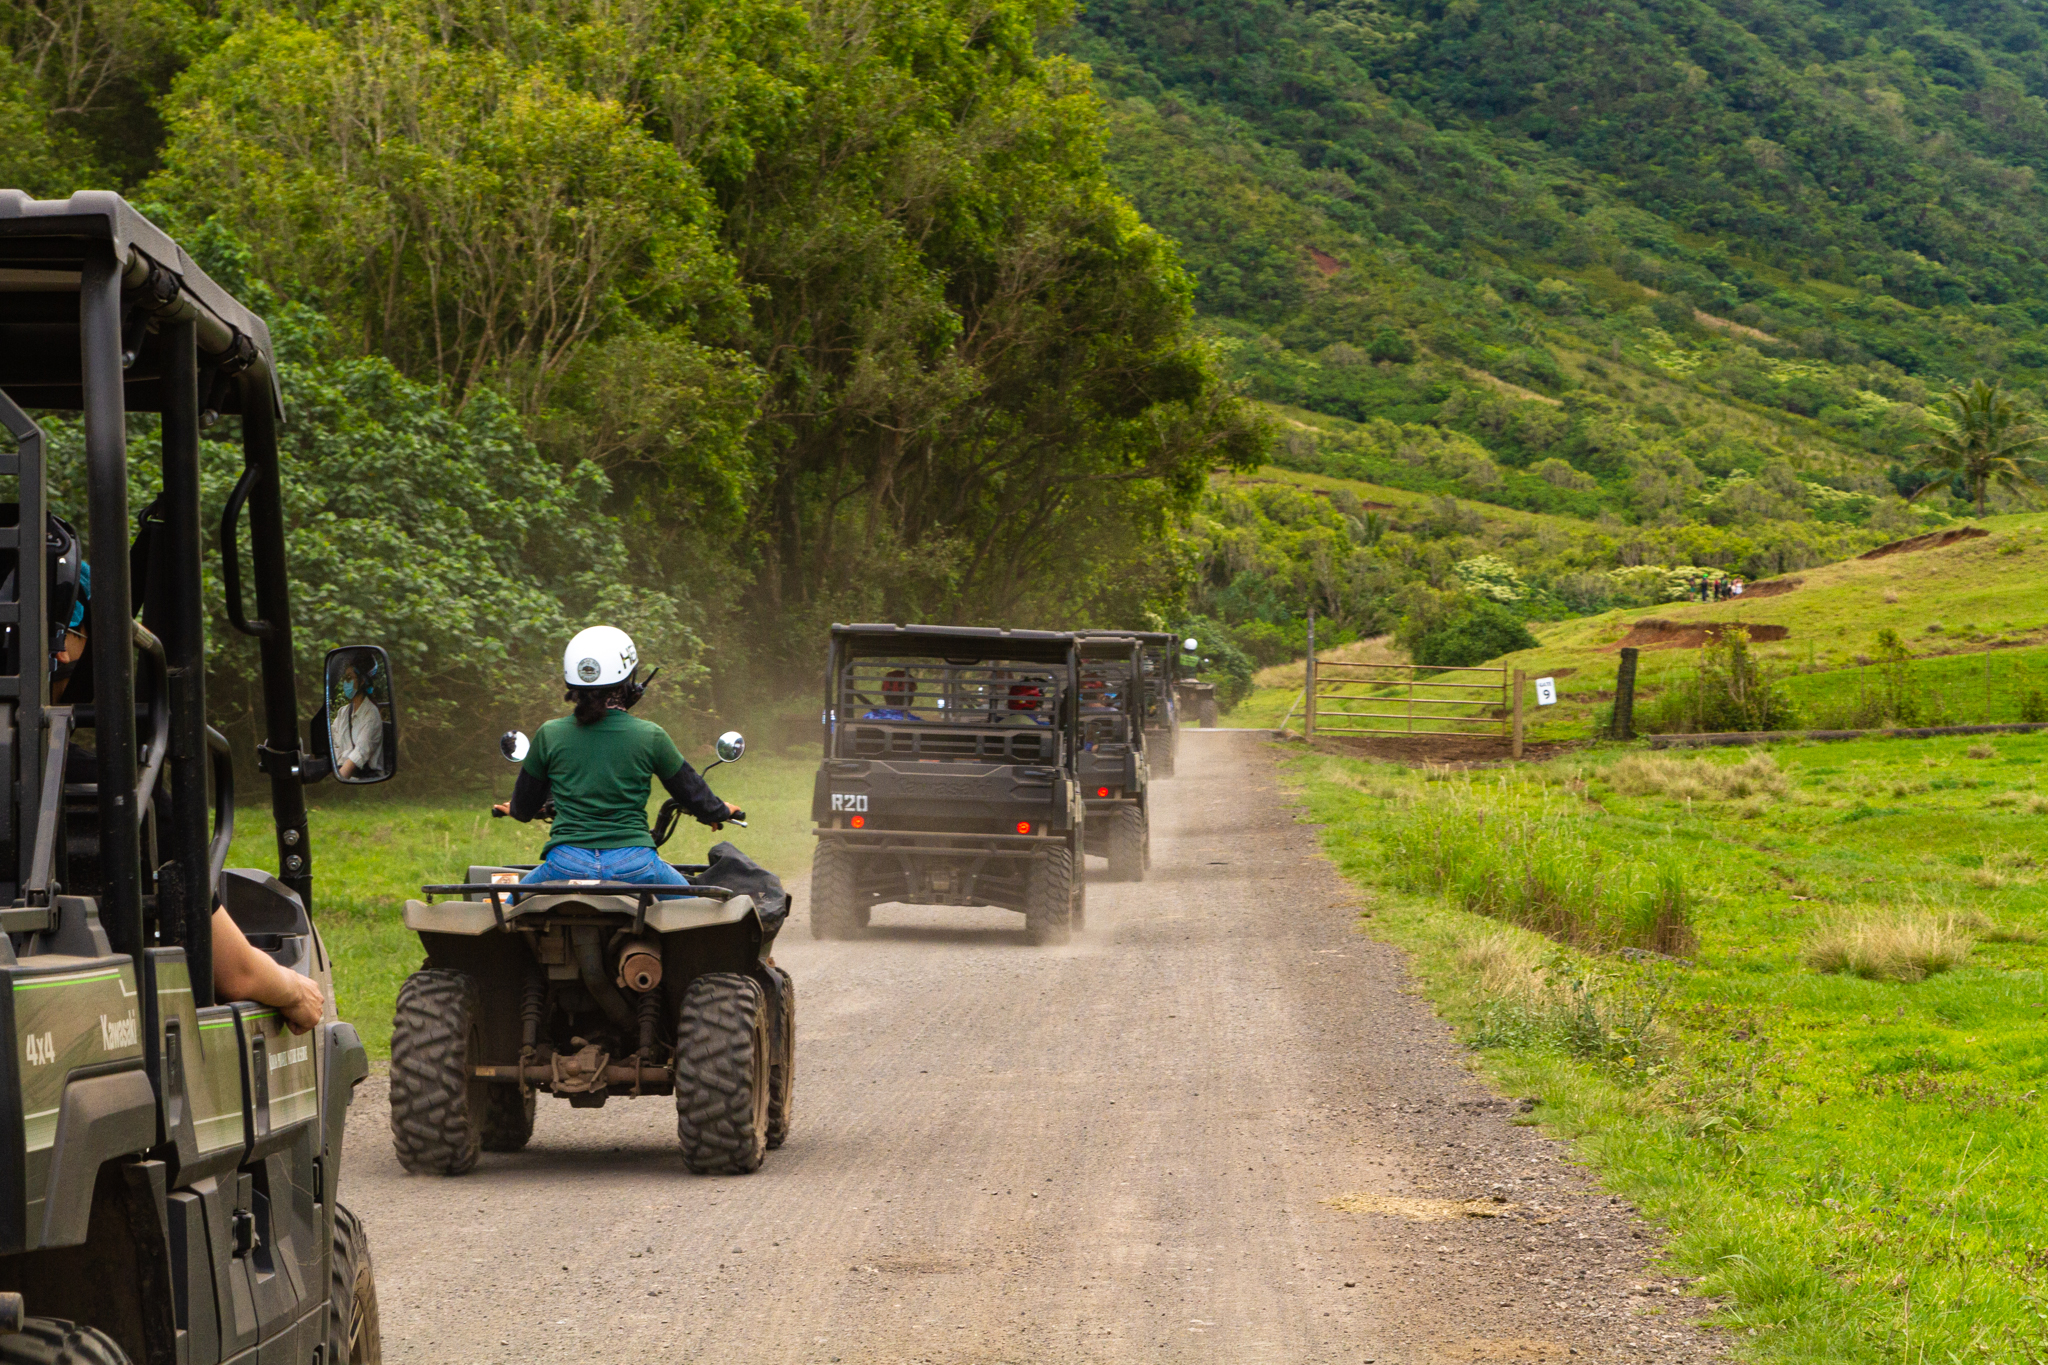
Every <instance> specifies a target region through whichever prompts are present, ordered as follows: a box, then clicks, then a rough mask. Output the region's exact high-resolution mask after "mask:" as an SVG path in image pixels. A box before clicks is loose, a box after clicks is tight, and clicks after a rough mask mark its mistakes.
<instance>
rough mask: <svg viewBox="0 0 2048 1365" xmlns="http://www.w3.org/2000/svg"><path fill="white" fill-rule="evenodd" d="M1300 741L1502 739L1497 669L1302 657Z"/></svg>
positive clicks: (1504, 724)
mask: <svg viewBox="0 0 2048 1365" xmlns="http://www.w3.org/2000/svg"><path fill="white" fill-rule="evenodd" d="M1305 681H1306V683H1307V687H1306V688H1305V689H1304V690H1305V692H1306V694H1307V702H1308V711H1307V714H1306V716H1305V717H1304V720H1303V731H1304V735H1305V737H1306V738H1309V739H1314V738H1315V737H1316V736H1317V735H1483V734H1488V733H1492V734H1498V735H1506V734H1507V733H1508V727H1509V723H1510V720H1511V715H1510V698H1509V690H1508V671H1507V670H1506V669H1505V668H1430V667H1426V666H1424V665H1422V664H1364V663H1337V662H1334V661H1329V660H1318V659H1317V658H1316V657H1315V656H1314V655H1313V654H1311V655H1310V656H1309V659H1308V677H1307V679H1306V680H1305Z"/></svg>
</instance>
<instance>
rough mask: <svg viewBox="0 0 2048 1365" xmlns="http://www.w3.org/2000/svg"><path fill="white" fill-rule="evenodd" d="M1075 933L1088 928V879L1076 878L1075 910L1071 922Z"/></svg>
mask: <svg viewBox="0 0 2048 1365" xmlns="http://www.w3.org/2000/svg"><path fill="white" fill-rule="evenodd" d="M1070 922H1071V923H1072V925H1073V926H1074V932H1075V933H1077V934H1078V933H1080V932H1081V931H1082V930H1083V929H1086V928H1087V927H1088V878H1086V877H1085V876H1083V877H1076V878H1074V909H1073V916H1072V919H1071V921H1070Z"/></svg>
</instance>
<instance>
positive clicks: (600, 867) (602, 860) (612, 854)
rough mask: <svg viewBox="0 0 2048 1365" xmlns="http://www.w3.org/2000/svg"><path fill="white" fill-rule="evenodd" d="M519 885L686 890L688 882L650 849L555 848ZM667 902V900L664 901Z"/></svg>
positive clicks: (658, 852)
mask: <svg viewBox="0 0 2048 1365" xmlns="http://www.w3.org/2000/svg"><path fill="white" fill-rule="evenodd" d="M519 880H520V881H522V882H582V881H600V882H632V883H634V884H635V885H639V886H688V885H689V884H690V882H689V879H688V878H687V877H685V876H683V874H682V873H680V872H678V871H676V870H675V869H674V868H673V867H670V866H669V865H668V864H667V863H665V862H663V861H662V858H661V853H660V851H659V850H657V849H652V848H572V847H570V846H569V845H568V844H557V845H556V846H555V847H553V848H551V849H549V850H548V851H547V856H546V857H544V858H543V859H541V864H540V866H539V867H536V868H535V869H534V870H533V871H531V872H529V873H527V874H526V875H525V876H524V877H521V878H520V879H519ZM665 899H668V898H665Z"/></svg>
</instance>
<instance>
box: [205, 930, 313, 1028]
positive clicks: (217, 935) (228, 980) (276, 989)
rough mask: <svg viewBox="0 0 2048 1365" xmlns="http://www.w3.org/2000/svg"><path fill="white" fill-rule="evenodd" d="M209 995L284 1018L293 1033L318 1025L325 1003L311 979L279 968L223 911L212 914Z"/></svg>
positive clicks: (290, 970)
mask: <svg viewBox="0 0 2048 1365" xmlns="http://www.w3.org/2000/svg"><path fill="white" fill-rule="evenodd" d="M213 991H214V995H215V996H216V997H217V998H219V999H221V1000H253V1001H255V1002H256V1003H257V1004H259V1005H269V1006H270V1007H271V1008H272V1009H275V1010H277V1011H278V1012H279V1013H280V1014H282V1015H284V1019H285V1023H287V1024H289V1025H290V1026H291V1030H292V1032H294V1033H304V1032H305V1031H306V1030H307V1029H309V1028H312V1027H313V1026H314V1025H315V1024H317V1023H319V1022H320V1016H321V1015H322V1014H324V1013H325V1012H326V1002H325V1000H324V999H323V997H322V996H321V993H320V986H319V984H318V983H317V982H315V981H314V980H313V978H311V977H309V976H301V975H300V974H299V973H297V972H295V971H293V970H292V969H291V968H289V967H282V966H279V965H278V964H277V962H276V961H275V960H274V959H272V958H271V956H270V955H269V954H268V953H265V952H264V951H262V950H261V949H260V948H258V947H256V945H254V944H253V943H251V942H249V940H248V939H247V938H246V937H244V936H243V934H242V928H241V926H240V925H238V924H236V923H235V921H234V920H233V919H232V918H231V917H230V916H229V915H228V912H227V911H226V910H224V909H216V910H215V911H214V912H213Z"/></svg>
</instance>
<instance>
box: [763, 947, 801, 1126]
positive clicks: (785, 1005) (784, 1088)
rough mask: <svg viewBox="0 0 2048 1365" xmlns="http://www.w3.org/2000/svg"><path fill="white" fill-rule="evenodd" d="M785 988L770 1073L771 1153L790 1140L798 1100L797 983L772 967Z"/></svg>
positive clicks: (769, 1123)
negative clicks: (792, 1116) (790, 1129)
mask: <svg viewBox="0 0 2048 1365" xmlns="http://www.w3.org/2000/svg"><path fill="white" fill-rule="evenodd" d="M768 970H769V971H771V972H773V973H774V974H775V981H776V985H777V986H779V987H780V988H781V991H780V994H781V996H782V1008H781V1010H780V1011H778V1012H777V1014H776V1017H775V1051H774V1058H773V1062H772V1064H771V1065H770V1066H769V1069H768V1146H769V1149H770V1150H773V1149H774V1148H777V1147H780V1146H781V1145H782V1144H783V1143H784V1142H786V1141H788V1140H789V1124H790V1117H791V1113H792V1110H793V1107H794V1105H795V1100H796V982H794V981H792V980H790V978H789V973H788V972H785V971H783V970H782V969H781V968H780V967H770V968H769V969H768Z"/></svg>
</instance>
